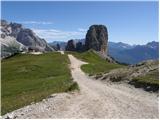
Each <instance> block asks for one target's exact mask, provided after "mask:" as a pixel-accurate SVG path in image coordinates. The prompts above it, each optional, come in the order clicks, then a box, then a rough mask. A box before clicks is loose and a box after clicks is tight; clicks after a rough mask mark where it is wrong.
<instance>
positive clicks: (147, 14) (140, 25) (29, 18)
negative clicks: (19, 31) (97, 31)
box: [1, 1, 158, 44]
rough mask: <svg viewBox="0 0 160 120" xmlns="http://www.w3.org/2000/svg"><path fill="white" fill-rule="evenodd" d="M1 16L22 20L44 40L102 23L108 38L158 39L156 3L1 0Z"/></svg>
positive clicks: (79, 35) (69, 35)
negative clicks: (6, 0)
mask: <svg viewBox="0 0 160 120" xmlns="http://www.w3.org/2000/svg"><path fill="white" fill-rule="evenodd" d="M1 7H2V19H5V20H7V21H9V22H18V23H22V24H23V25H24V26H25V27H27V28H31V29H32V30H33V31H34V32H35V33H36V34H38V35H39V36H40V37H42V38H44V39H46V40H47V41H48V42H52V41H67V40H69V39H72V38H73V39H81V38H85V35H86V31H87V30H88V28H89V26H91V25H93V24H103V25H106V27H107V28H108V32H109V41H113V42H125V43H128V44H145V43H147V42H150V41H158V2H142V1H141V2H109V1H108V2H107V1H106V2H54V1H50V2H33V1H30V2H29V1H28V2H11V1H10V2H2V6H1Z"/></svg>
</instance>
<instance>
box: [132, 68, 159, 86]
mask: <svg viewBox="0 0 160 120" xmlns="http://www.w3.org/2000/svg"><path fill="white" fill-rule="evenodd" d="M134 80H136V81H138V82H141V83H148V84H155V85H159V71H158V70H154V71H151V72H149V73H148V74H146V75H145V76H141V77H137V78H134Z"/></svg>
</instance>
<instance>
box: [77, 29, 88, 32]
mask: <svg viewBox="0 0 160 120" xmlns="http://www.w3.org/2000/svg"><path fill="white" fill-rule="evenodd" d="M78 31H80V32H87V29H84V28H78Z"/></svg>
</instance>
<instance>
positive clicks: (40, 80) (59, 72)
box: [1, 53, 77, 114]
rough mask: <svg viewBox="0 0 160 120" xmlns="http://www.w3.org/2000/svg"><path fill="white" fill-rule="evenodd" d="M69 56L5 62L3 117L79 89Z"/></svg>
mask: <svg viewBox="0 0 160 120" xmlns="http://www.w3.org/2000/svg"><path fill="white" fill-rule="evenodd" d="M68 64H69V59H68V57H67V55H61V54H60V53H46V54H42V55H29V54H26V55H20V54H19V55H16V56H14V57H11V58H9V59H6V60H3V61H2V73H1V74H2V114H5V113H7V112H10V111H13V110H15V109H17V108H20V107H22V106H24V105H28V104H30V103H31V102H36V101H40V100H42V99H43V98H45V97H47V96H49V95H50V94H52V93H58V92H64V91H68V90H72V89H76V88H77V86H76V85H77V84H75V83H74V82H73V81H72V80H71V79H72V78H71V74H70V70H69V68H68Z"/></svg>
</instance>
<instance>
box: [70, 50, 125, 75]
mask: <svg viewBox="0 0 160 120" xmlns="http://www.w3.org/2000/svg"><path fill="white" fill-rule="evenodd" d="M67 53H69V54H73V55H74V56H75V57H77V58H78V59H81V60H83V61H85V62H88V63H89V64H86V65H82V66H81V69H82V70H83V71H84V72H86V73H88V74H89V75H95V74H99V73H107V72H109V71H110V70H112V69H116V68H120V67H124V65H120V64H113V63H109V62H107V61H106V60H104V59H102V58H100V57H99V56H98V55H97V54H96V53H94V52H93V51H92V50H89V51H87V52H83V53H77V52H67Z"/></svg>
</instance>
